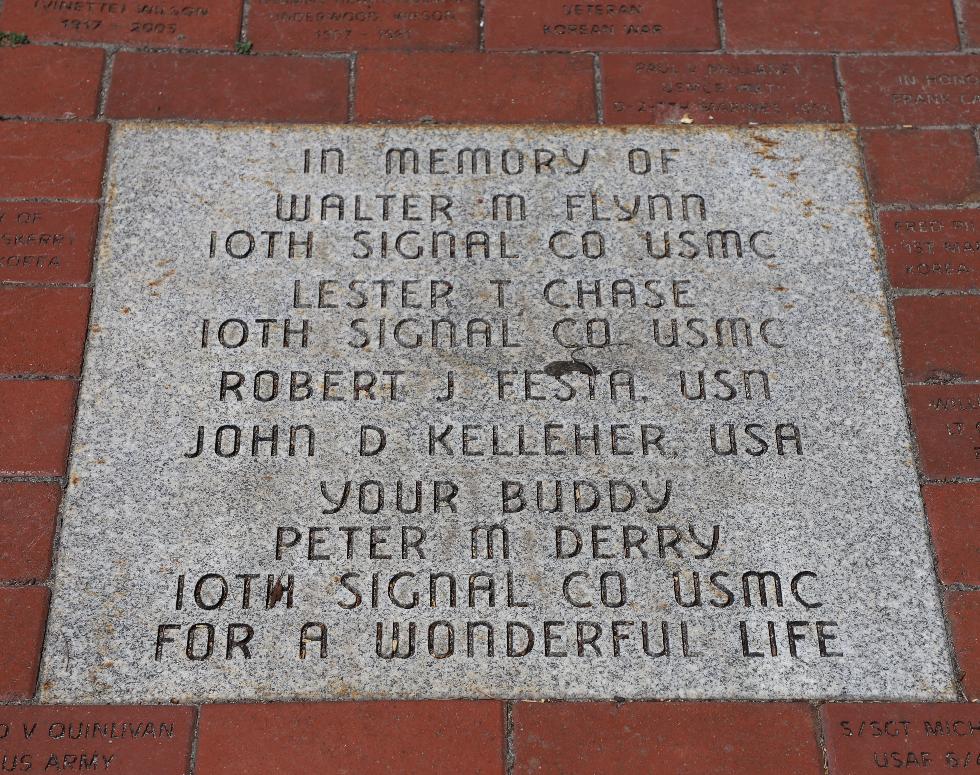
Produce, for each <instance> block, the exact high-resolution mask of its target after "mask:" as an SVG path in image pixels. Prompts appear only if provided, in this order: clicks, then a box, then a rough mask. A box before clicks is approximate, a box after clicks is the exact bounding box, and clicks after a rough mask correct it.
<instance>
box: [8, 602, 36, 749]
mask: <svg viewBox="0 0 980 775" xmlns="http://www.w3.org/2000/svg"><path fill="white" fill-rule="evenodd" d="M47 615H48V590H47V588H46V587H13V588H6V589H5V588H2V587H0V700H24V699H30V698H31V697H32V696H33V695H34V685H35V684H36V683H37V669H38V665H39V664H40V658H41V641H42V639H43V638H44V622H45V618H46V617H47ZM2 712H4V711H3V709H0V713H2ZM0 742H2V741H0Z"/></svg>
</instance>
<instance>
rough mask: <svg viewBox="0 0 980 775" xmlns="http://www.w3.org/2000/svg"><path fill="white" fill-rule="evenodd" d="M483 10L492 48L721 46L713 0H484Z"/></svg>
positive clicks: (487, 40) (710, 47) (595, 49)
mask: <svg viewBox="0 0 980 775" xmlns="http://www.w3.org/2000/svg"><path fill="white" fill-rule="evenodd" d="M484 8H485V11H484V14H485V15H484V24H485V28H486V32H485V40H486V46H487V49H489V50H493V49H497V50H500V51H522V50H523V51H526V50H528V49H531V50H539V51H622V50H628V51H643V50H644V49H646V50H661V51H662V50H664V49H682V50H696V49H713V48H717V47H718V26H717V24H716V20H715V4H714V2H713V0H685V2H683V3H677V2H673V1H672V0H646V1H645V2H642V3H575V2H567V1H566V0H534V2H526V1H525V0H486V2H485V4H484Z"/></svg>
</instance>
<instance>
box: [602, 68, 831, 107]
mask: <svg viewBox="0 0 980 775" xmlns="http://www.w3.org/2000/svg"><path fill="white" fill-rule="evenodd" d="M601 62H602V94H603V100H604V115H605V120H606V123H608V124H649V123H657V124H662V123H676V122H678V121H680V120H681V119H682V118H684V117H687V118H690V119H692V120H693V121H694V122H695V123H697V124H745V123H747V122H750V121H752V122H755V123H759V124H773V123H799V122H814V121H819V122H829V121H840V120H841V119H842V113H841V107H840V99H839V97H838V94H837V80H836V77H835V75H834V63H833V61H832V59H831V58H830V57H820V56H767V55H761V54H750V55H739V56H717V55H711V54H700V55H699V54H609V55H605V56H603V57H602V60H601Z"/></svg>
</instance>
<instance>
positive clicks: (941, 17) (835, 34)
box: [725, 0, 959, 51]
mask: <svg viewBox="0 0 980 775" xmlns="http://www.w3.org/2000/svg"><path fill="white" fill-rule="evenodd" d="M725 27H726V30H727V34H728V45H729V47H730V48H732V49H776V50H780V49H782V50H788V51H949V50H951V49H955V48H958V47H959V37H958V36H957V32H956V19H955V17H954V15H953V4H952V2H951V0H892V2H882V1H881V0H797V1H796V2H792V3H784V2H772V0H735V1H734V2H727V3H725Z"/></svg>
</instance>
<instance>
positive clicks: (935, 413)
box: [906, 385, 980, 479]
mask: <svg viewBox="0 0 980 775" xmlns="http://www.w3.org/2000/svg"><path fill="white" fill-rule="evenodd" d="M906 395H907V396H908V403H909V413H910V414H911V416H912V426H913V428H914V429H915V437H916V440H917V441H918V445H919V455H920V457H921V460H922V471H923V473H924V474H925V475H926V477H928V478H930V479H951V478H953V477H966V478H980V386H978V385H909V387H908V388H907V391H906Z"/></svg>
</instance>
